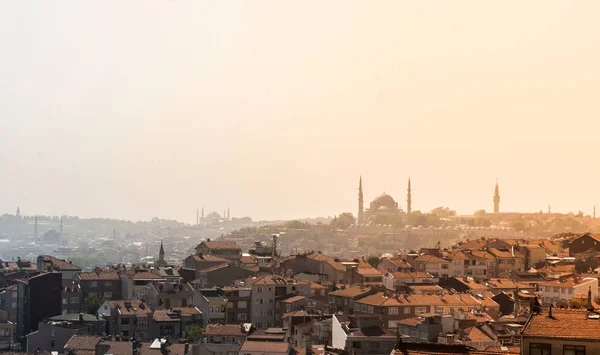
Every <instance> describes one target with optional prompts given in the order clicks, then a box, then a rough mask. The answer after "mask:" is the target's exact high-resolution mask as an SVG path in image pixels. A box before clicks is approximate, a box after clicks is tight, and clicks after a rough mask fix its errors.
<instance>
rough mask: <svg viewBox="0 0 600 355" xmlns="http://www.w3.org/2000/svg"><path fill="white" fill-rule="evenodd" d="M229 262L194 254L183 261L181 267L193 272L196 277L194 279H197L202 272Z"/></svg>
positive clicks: (220, 258)
mask: <svg viewBox="0 0 600 355" xmlns="http://www.w3.org/2000/svg"><path fill="white" fill-rule="evenodd" d="M230 262H231V261H230V260H228V259H224V258H222V257H220V256H216V255H205V254H195V255H190V256H188V257H187V258H185V260H183V267H185V268H187V269H192V270H195V272H196V276H195V277H194V278H199V277H200V273H201V271H202V270H206V269H209V268H212V267H215V266H218V265H223V264H228V263H230Z"/></svg>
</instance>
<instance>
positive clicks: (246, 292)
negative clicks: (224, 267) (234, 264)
mask: <svg viewBox="0 0 600 355" xmlns="http://www.w3.org/2000/svg"><path fill="white" fill-rule="evenodd" d="M222 290H223V294H224V296H225V297H226V298H227V319H226V322H227V323H231V324H236V323H243V322H250V320H251V316H252V288H251V287H246V286H231V287H223V289H222Z"/></svg>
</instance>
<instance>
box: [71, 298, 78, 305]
mask: <svg viewBox="0 0 600 355" xmlns="http://www.w3.org/2000/svg"><path fill="white" fill-rule="evenodd" d="M78 303H79V297H71V304H78Z"/></svg>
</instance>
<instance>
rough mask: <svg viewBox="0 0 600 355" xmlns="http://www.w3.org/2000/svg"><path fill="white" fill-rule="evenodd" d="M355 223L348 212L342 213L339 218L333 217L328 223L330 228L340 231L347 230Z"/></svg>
mask: <svg viewBox="0 0 600 355" xmlns="http://www.w3.org/2000/svg"><path fill="white" fill-rule="evenodd" d="M354 222H355V219H354V216H353V215H352V213H350V212H344V213H342V214H340V215H339V216H337V217H335V218H334V219H332V220H331V222H330V223H329V224H330V225H331V226H333V227H336V228H340V229H348V227H350V226H351V225H353V224H354Z"/></svg>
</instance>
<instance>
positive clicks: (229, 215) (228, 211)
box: [227, 207, 231, 219]
mask: <svg viewBox="0 0 600 355" xmlns="http://www.w3.org/2000/svg"><path fill="white" fill-rule="evenodd" d="M227 219H231V211H230V210H229V207H227Z"/></svg>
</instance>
